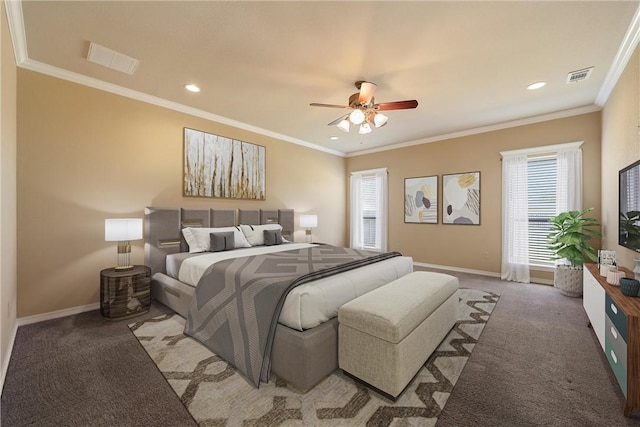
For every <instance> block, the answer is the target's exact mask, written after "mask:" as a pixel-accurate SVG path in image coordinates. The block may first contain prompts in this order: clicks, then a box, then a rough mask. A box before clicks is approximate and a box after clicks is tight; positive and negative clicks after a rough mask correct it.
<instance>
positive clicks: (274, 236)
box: [264, 230, 282, 246]
mask: <svg viewBox="0 0 640 427" xmlns="http://www.w3.org/2000/svg"><path fill="white" fill-rule="evenodd" d="M264 244H265V246H273V245H280V244H282V232H281V231H280V230H264Z"/></svg>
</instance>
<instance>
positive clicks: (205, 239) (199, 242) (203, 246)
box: [182, 227, 251, 254]
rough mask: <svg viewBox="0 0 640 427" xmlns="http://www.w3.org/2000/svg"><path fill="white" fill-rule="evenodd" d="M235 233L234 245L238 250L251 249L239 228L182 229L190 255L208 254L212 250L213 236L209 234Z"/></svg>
mask: <svg viewBox="0 0 640 427" xmlns="http://www.w3.org/2000/svg"><path fill="white" fill-rule="evenodd" d="M225 231H233V237H234V239H233V240H234V243H235V247H236V249H237V248H250V247H251V245H250V244H249V242H247V239H246V237H244V234H242V231H240V228H239V227H218V228H201V227H187V228H183V229H182V235H183V236H184V239H185V240H186V241H187V244H188V245H189V253H192V254H193V253H196V252H207V251H210V250H211V236H210V235H209V233H224V232H225Z"/></svg>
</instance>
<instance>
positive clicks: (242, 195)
mask: <svg viewBox="0 0 640 427" xmlns="http://www.w3.org/2000/svg"><path fill="white" fill-rule="evenodd" d="M265 163H266V149H265V147H263V146H261V145H256V144H251V143H249V142H244V141H239V140H235V139H231V138H227V137H224V136H219V135H214V134H211V133H206V132H202V131H199V130H194V129H189V128H185V129H184V176H183V181H182V183H183V187H182V188H183V194H184V195H185V196H193V197H221V198H230V199H253V200H264V199H265V197H266V195H265V180H266V173H265Z"/></svg>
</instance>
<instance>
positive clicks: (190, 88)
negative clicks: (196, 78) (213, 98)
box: [184, 84, 200, 92]
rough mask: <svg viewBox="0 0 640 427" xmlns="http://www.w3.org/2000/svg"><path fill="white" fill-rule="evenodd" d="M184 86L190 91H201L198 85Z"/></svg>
mask: <svg viewBox="0 0 640 427" xmlns="http://www.w3.org/2000/svg"><path fill="white" fill-rule="evenodd" d="M184 88H185V89H187V90H188V91H189V92H200V88H199V87H198V86H196V85H191V84H189V85H184Z"/></svg>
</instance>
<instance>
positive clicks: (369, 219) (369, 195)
mask: <svg viewBox="0 0 640 427" xmlns="http://www.w3.org/2000/svg"><path fill="white" fill-rule="evenodd" d="M360 191H361V194H362V225H363V232H362V243H363V244H364V247H368V248H373V247H375V246H376V205H377V203H376V200H377V198H376V195H377V191H376V177H375V176H363V177H362V187H361V188H360Z"/></svg>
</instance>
